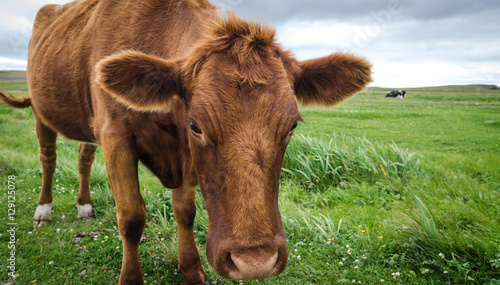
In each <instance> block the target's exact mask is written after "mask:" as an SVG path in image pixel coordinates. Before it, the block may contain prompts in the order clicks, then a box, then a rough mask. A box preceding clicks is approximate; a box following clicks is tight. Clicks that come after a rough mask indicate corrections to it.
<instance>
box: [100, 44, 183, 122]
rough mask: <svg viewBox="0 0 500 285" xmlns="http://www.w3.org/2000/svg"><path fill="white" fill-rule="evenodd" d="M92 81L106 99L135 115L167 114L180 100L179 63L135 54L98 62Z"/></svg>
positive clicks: (122, 53)
mask: <svg viewBox="0 0 500 285" xmlns="http://www.w3.org/2000/svg"><path fill="white" fill-rule="evenodd" d="M96 73H97V76H96V81H97V83H99V85H100V86H101V87H102V88H103V89H104V90H105V91H107V92H108V93H109V94H110V95H112V96H114V97H115V98H116V99H118V100H119V101H121V102H122V103H123V104H125V105H126V106H128V107H130V108H132V109H135V110H139V111H159V112H168V111H169V110H170V105H171V104H172V99H173V98H174V97H175V96H176V95H179V96H181V92H182V88H181V73H182V72H181V63H180V61H172V60H164V59H161V58H159V57H156V56H151V55H147V54H144V53H141V52H136V51H124V52H121V53H118V54H115V55H112V56H110V57H108V58H105V59H103V60H101V61H100V62H99V63H98V64H97V66H96Z"/></svg>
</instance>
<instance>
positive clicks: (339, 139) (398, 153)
mask: <svg viewBox="0 0 500 285" xmlns="http://www.w3.org/2000/svg"><path fill="white" fill-rule="evenodd" d="M0 89H2V90H9V91H11V92H13V93H14V94H16V95H18V96H22V95H26V92H27V87H26V83H25V82H18V81H9V82H0ZM16 90H17V91H16ZM388 90H389V89H382V88H370V89H368V90H367V91H365V92H363V93H361V94H359V95H358V96H356V97H355V98H353V99H351V100H350V101H348V102H346V103H345V104H343V105H341V106H337V107H336V108H333V109H325V108H307V109H303V110H301V111H302V113H303V117H304V118H305V120H306V123H305V124H301V125H299V128H298V129H297V130H296V135H295V137H294V138H293V139H292V141H291V143H290V147H289V149H288V150H287V155H286V159H285V163H284V165H283V168H284V172H283V175H282V180H281V190H280V191H281V192H280V209H281V213H282V219H283V225H284V228H285V232H286V235H287V239H288V245H289V252H290V260H289V266H288V268H287V270H286V271H285V272H284V273H283V274H282V275H280V276H278V277H274V278H269V279H266V280H259V281H258V282H257V281H245V282H243V283H244V284H338V283H340V284H343V283H349V284H352V283H353V280H355V282H356V283H358V284H359V282H360V281H361V284H500V177H499V173H500V159H499V158H500V148H499V146H498V145H499V144H500V132H499V129H500V123H499V122H500V112H499V111H500V92H499V91H498V90H495V89H494V88H491V87H488V86H445V87H434V88H416V89H408V90H407V92H408V97H407V99H406V100H404V101H403V100H399V99H386V98H384V96H385V93H386V92H387V91H388ZM77 147H78V143H76V142H70V141H67V140H65V139H63V138H59V139H58V166H57V171H56V173H55V178H54V200H55V201H54V210H53V214H52V219H53V221H52V223H51V224H49V225H48V226H45V227H41V228H39V227H34V226H33V224H32V215H33V214H34V211H35V208H36V200H37V198H38V195H39V187H40V181H41V166H40V163H39V161H38V146H37V141H36V136H35V134H34V121H33V115H32V113H31V110H29V109H26V110H16V109H12V108H8V107H6V106H4V105H0V187H1V189H2V191H1V193H2V194H0V195H1V197H2V198H1V201H2V203H1V204H2V205H1V206H0V216H1V217H4V218H2V223H1V224H0V234H2V236H0V258H1V259H0V265H1V266H0V283H5V282H7V281H9V280H10V279H9V276H8V275H7V274H8V272H9V271H8V269H7V268H6V267H5V266H4V265H6V258H8V256H9V254H10V250H9V249H8V248H7V245H8V241H9V235H8V232H7V230H8V226H7V217H8V214H7V211H8V204H7V202H8V195H7V189H8V180H9V179H8V177H9V175H15V176H16V179H15V183H16V187H17V201H16V209H17V211H18V212H17V214H16V222H17V224H18V227H17V231H16V239H17V242H16V250H17V251H16V257H17V259H16V272H17V273H18V274H19V276H18V277H17V278H16V279H15V281H14V282H13V283H14V284H113V283H116V281H117V277H118V276H119V271H120V266H121V247H122V245H121V241H120V240H119V238H118V232H117V230H116V218H115V216H116V209H115V207H114V201H113V197H112V194H111V191H110V189H109V185H108V182H107V177H106V170H105V167H104V161H103V157H102V151H101V150H100V149H98V152H97V155H96V162H95V163H94V165H93V168H92V177H91V178H92V182H91V188H92V189H91V191H93V194H92V198H93V205H94V208H95V218H93V219H90V220H88V221H81V220H78V219H77V218H76V209H74V204H75V203H76V195H77V193H76V192H77V189H78V175H77V159H78V152H77ZM139 175H140V183H141V189H143V195H144V199H145V200H146V204H147V211H148V220H147V225H146V230H145V236H144V237H145V239H144V240H143V241H142V243H141V247H140V259H141V265H142V269H143V272H144V273H145V280H146V284H179V283H180V280H181V275H180V274H178V273H177V271H176V266H177V237H176V232H177V230H176V227H175V220H174V218H173V213H172V205H171V193H170V191H169V190H168V189H165V188H163V187H161V185H160V183H159V181H158V180H157V179H156V178H155V177H154V176H153V175H152V174H150V173H149V172H148V171H147V170H146V169H145V168H144V167H140V174H139ZM196 203H197V207H198V215H197V218H196V224H195V237H196V242H197V243H198V248H199V251H200V254H201V256H202V262H203V267H204V269H205V271H206V272H207V275H208V277H209V279H210V282H211V283H212V282H214V283H217V284H239V283H240V282H238V281H228V280H222V279H221V278H220V277H218V276H217V275H216V274H215V273H214V271H213V269H211V268H210V267H209V266H208V263H207V262H206V257H205V253H204V251H205V242H206V237H207V227H208V218H207V214H206V209H205V208H204V204H203V201H202V199H201V195H199V193H198V195H197V200H196ZM63 216H64V219H63ZM58 229H59V230H58ZM445 272H446V273H445ZM34 280H36V281H35V282H33V281H34ZM381 280H384V282H382V281H381ZM32 282H33V283H32ZM214 283H212V284H214Z"/></svg>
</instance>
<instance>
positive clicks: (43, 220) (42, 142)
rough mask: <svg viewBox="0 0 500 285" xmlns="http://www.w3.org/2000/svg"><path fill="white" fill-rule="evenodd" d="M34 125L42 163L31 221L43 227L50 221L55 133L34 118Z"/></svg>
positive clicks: (55, 144)
mask: <svg viewBox="0 0 500 285" xmlns="http://www.w3.org/2000/svg"><path fill="white" fill-rule="evenodd" d="M35 124H36V135H37V138H38V144H39V146H40V162H41V163H42V191H41V192H40V197H39V198H38V206H37V208H36V211H35V215H34V216H33V220H34V221H35V223H36V224H38V225H39V226H43V225H45V224H47V223H48V222H50V221H51V218H50V214H51V212H52V179H53V178H54V171H55V170H56V158H57V155H56V149H57V133H56V132H54V131H53V130H51V129H50V128H48V127H47V126H45V125H44V124H43V123H42V121H41V120H40V118H38V117H35Z"/></svg>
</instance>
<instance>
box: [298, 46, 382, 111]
mask: <svg viewBox="0 0 500 285" xmlns="http://www.w3.org/2000/svg"><path fill="white" fill-rule="evenodd" d="M298 67H299V68H297V69H296V75H295V86H294V89H295V95H296V96H297V99H298V101H299V102H300V103H302V104H304V105H322V106H332V105H335V104H338V103H340V102H342V101H344V100H345V99H347V98H349V97H351V96H352V95H354V94H356V93H358V92H359V91H361V90H363V89H364V88H365V87H366V85H367V84H368V83H370V82H371V81H372V79H371V63H370V62H368V61H367V60H366V59H364V58H362V57H358V56H355V55H352V54H349V53H335V54H332V55H330V56H326V57H322V58H317V59H310V60H306V61H301V62H299V63H298ZM297 72H298V73H297Z"/></svg>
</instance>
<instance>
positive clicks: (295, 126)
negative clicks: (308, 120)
mask: <svg viewBox="0 0 500 285" xmlns="http://www.w3.org/2000/svg"><path fill="white" fill-rule="evenodd" d="M296 128H297V122H295V123H294V124H293V126H292V128H291V129H290V132H293V130H295V129H296Z"/></svg>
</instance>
